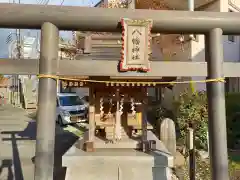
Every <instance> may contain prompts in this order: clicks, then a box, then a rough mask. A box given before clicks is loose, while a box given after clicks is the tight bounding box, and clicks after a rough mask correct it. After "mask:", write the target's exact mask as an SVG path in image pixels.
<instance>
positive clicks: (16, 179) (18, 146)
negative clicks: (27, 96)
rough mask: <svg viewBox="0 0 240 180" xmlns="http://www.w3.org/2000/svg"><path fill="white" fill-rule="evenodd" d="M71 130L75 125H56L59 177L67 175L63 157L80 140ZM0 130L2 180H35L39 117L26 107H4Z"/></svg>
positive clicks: (56, 161) (56, 166) (0, 109)
mask: <svg viewBox="0 0 240 180" xmlns="http://www.w3.org/2000/svg"><path fill="white" fill-rule="evenodd" d="M75 130H76V129H75ZM70 131H74V128H73V127H71V126H70V127H65V128H64V129H62V128H60V127H59V126H58V125H57V126H56V144H55V179H59V177H62V176H63V177H64V175H63V174H62V173H64V169H63V168H62V167H61V157H62V155H63V154H64V153H65V152H66V151H67V150H68V149H69V148H70V147H71V146H72V144H74V142H75V141H76V140H77V139H78V137H77V136H76V135H74V132H73V133H72V132H70ZM0 132H1V134H0V135H1V136H0V137H1V138H0V159H1V160H2V164H0V180H32V179H34V155H35V140H36V122H35V120H34V119H32V118H31V116H30V115H28V113H27V112H26V111H25V110H23V109H19V108H14V107H12V106H10V105H6V106H2V107H0Z"/></svg>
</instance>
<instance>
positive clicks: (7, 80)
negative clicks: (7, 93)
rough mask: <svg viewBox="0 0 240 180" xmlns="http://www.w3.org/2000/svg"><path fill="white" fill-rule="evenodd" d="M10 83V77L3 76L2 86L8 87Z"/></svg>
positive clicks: (0, 84)
mask: <svg viewBox="0 0 240 180" xmlns="http://www.w3.org/2000/svg"><path fill="white" fill-rule="evenodd" d="M9 84H10V82H9V78H7V77H3V78H1V79H0V88H3V87H8V86H9Z"/></svg>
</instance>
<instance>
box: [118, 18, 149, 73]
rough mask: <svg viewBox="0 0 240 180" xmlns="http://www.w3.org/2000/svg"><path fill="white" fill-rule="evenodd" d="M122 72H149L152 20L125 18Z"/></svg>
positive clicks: (123, 25) (122, 22)
mask: <svg viewBox="0 0 240 180" xmlns="http://www.w3.org/2000/svg"><path fill="white" fill-rule="evenodd" d="M121 24H122V28H123V31H122V40H123V42H122V52H121V54H122V56H121V62H120V71H145V72H146V71H149V70H150V62H149V56H150V54H151V49H150V48H151V47H150V40H151V28H152V20H132V19H126V18H123V19H122V21H121Z"/></svg>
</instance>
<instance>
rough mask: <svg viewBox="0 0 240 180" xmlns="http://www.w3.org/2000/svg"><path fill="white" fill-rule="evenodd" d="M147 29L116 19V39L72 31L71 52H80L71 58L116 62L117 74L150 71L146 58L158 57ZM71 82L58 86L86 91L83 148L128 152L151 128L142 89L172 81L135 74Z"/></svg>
mask: <svg viewBox="0 0 240 180" xmlns="http://www.w3.org/2000/svg"><path fill="white" fill-rule="evenodd" d="M151 25H152V21H151V20H143V21H139V20H131V19H122V28H123V31H122V35H121V34H88V33H85V34H83V33H81V34H80V33H78V34H76V39H77V44H78V47H77V48H78V49H80V51H79V52H81V53H78V54H76V56H75V59H76V60H80V61H81V59H84V58H86V57H87V58H89V59H90V60H98V59H103V58H104V59H106V60H109V61H111V60H114V61H116V60H119V66H118V67H116V68H118V69H119V71H120V72H121V73H126V72H129V71H138V73H147V72H148V71H151V67H150V65H149V59H150V58H151V61H153V60H159V59H160V57H158V56H154V55H153V53H152V50H151V46H152V44H151V34H150V30H151ZM71 78H73V80H72V81H64V80H63V81H62V88H67V87H89V89H90V91H89V99H90V106H89V137H88V140H87V142H86V146H85V147H86V150H87V151H93V150H94V148H98V147H100V148H104V147H113V146H111V145H109V144H121V143H123V142H133V146H132V147H133V148H142V147H143V146H141V145H143V142H144V138H146V137H145V135H146V132H147V130H148V129H152V128H153V127H152V125H151V124H150V123H149V122H148V119H147V116H146V106H147V103H148V102H147V101H148V97H147V90H148V88H162V87H166V85H160V84H158V82H161V81H173V80H175V77H165V78H162V79H146V78H138V77H136V76H134V77H131V76H126V77H124V78H123V77H121V78H120V77H116V76H115V77H100V76H98V77H96V76H94V77H71ZM74 79H78V80H79V81H74ZM144 134H145V135H144ZM108 142H111V143H108ZM99 144H100V145H99ZM139 145H140V146H139ZM118 147H119V146H118ZM124 148H126V147H124Z"/></svg>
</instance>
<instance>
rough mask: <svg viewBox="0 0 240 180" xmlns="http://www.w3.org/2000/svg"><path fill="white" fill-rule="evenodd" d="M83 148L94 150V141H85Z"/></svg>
mask: <svg viewBox="0 0 240 180" xmlns="http://www.w3.org/2000/svg"><path fill="white" fill-rule="evenodd" d="M83 149H84V151H86V152H94V143H93V142H85V143H84V147H83Z"/></svg>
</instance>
